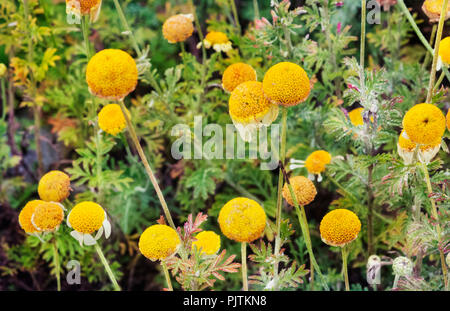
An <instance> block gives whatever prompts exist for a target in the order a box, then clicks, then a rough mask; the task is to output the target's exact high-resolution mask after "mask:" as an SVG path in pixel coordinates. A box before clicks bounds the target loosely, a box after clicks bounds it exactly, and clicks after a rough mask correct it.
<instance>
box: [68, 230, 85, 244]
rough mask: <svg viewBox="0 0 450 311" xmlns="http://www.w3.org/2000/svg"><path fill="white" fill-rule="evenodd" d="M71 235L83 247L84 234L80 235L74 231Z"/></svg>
mask: <svg viewBox="0 0 450 311" xmlns="http://www.w3.org/2000/svg"><path fill="white" fill-rule="evenodd" d="M70 235H71V236H72V237H73V238H74V239H75V240H77V241H78V242H79V243H80V245H81V246H83V234H82V233H80V232H78V231H76V230H73V231H72V232H70Z"/></svg>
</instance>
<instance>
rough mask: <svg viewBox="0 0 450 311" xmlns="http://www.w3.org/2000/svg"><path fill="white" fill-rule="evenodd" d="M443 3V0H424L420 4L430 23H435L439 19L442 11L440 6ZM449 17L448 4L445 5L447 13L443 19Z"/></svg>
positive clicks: (449, 9) (449, 8)
mask: <svg viewBox="0 0 450 311" xmlns="http://www.w3.org/2000/svg"><path fill="white" fill-rule="evenodd" d="M443 5H444V0H425V2H424V3H423V5H422V10H423V12H424V13H425V14H426V15H427V16H428V18H429V19H430V22H431V23H436V22H438V21H439V18H440V17H441V12H442V6H443ZM449 17H450V6H448V7H447V14H446V16H445V19H448V18H449Z"/></svg>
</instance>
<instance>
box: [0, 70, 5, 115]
mask: <svg viewBox="0 0 450 311" xmlns="http://www.w3.org/2000/svg"><path fill="white" fill-rule="evenodd" d="M5 80H6V79H5V78H0V82H1V86H0V87H1V89H2V120H5V119H6V83H5Z"/></svg>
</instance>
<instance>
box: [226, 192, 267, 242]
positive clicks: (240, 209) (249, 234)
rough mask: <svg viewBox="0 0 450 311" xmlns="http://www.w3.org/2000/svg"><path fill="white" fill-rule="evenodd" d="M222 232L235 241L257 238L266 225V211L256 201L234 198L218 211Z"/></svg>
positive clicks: (248, 240) (250, 240)
mask: <svg viewBox="0 0 450 311" xmlns="http://www.w3.org/2000/svg"><path fill="white" fill-rule="evenodd" d="M218 221H219V225H220V230H221V231H222V233H223V234H224V235H225V236H226V237H227V238H229V239H231V240H234V241H237V242H252V241H254V240H256V239H257V238H259V237H260V236H261V235H262V234H263V232H264V229H265V227H266V213H265V212H264V209H263V208H262V207H261V205H259V204H258V203H257V202H256V201H253V200H251V199H247V198H235V199H232V200H230V201H228V203H227V204H225V205H224V206H223V207H222V209H221V210H220V213H219V218H218Z"/></svg>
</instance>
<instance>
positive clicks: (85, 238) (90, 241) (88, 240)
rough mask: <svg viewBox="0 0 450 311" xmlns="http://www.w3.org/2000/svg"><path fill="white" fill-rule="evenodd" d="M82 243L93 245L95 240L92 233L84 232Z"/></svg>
mask: <svg viewBox="0 0 450 311" xmlns="http://www.w3.org/2000/svg"><path fill="white" fill-rule="evenodd" d="M83 243H84V244H85V245H95V244H96V243H97V241H95V239H94V238H93V237H92V235H90V234H88V233H85V234H83Z"/></svg>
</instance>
